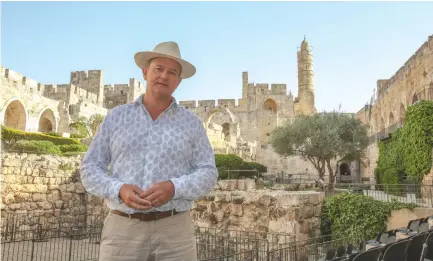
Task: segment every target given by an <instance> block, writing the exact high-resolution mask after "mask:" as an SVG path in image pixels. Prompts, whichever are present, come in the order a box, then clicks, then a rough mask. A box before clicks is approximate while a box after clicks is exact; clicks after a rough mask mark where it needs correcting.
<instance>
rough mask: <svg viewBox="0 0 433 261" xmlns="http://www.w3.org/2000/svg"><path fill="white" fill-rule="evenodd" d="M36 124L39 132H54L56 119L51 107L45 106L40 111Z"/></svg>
mask: <svg viewBox="0 0 433 261" xmlns="http://www.w3.org/2000/svg"><path fill="white" fill-rule="evenodd" d="M38 126H39V127H38V131H40V132H56V130H57V121H56V117H55V116H54V112H53V111H52V110H51V109H49V108H46V109H43V110H42V111H41V113H40V114H39V124H38Z"/></svg>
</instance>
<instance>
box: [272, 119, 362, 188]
mask: <svg viewBox="0 0 433 261" xmlns="http://www.w3.org/2000/svg"><path fill="white" fill-rule="evenodd" d="M270 144H271V146H272V147H273V149H274V150H275V152H276V153H278V154H279V155H282V156H300V157H302V159H304V160H307V161H309V162H311V163H312V164H313V166H314V168H315V169H316V170H317V172H318V173H319V177H320V179H323V177H324V175H325V172H326V168H327V169H328V173H329V184H333V183H334V182H335V174H336V172H334V171H333V168H332V165H331V162H332V161H336V162H337V166H338V162H339V161H341V160H343V159H345V160H357V159H359V160H361V159H363V158H364V157H365V155H364V151H365V149H366V147H367V145H368V136H367V126H366V125H364V124H363V123H362V122H361V121H360V120H358V119H356V118H354V117H353V116H352V115H349V114H345V113H341V112H336V111H333V112H323V113H317V114H313V115H300V116H298V117H296V118H295V119H294V121H293V123H290V122H287V123H285V125H283V126H279V127H277V128H276V129H274V131H273V132H272V134H271V137H270ZM336 169H338V168H337V167H336Z"/></svg>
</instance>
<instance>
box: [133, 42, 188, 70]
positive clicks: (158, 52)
mask: <svg viewBox="0 0 433 261" xmlns="http://www.w3.org/2000/svg"><path fill="white" fill-rule="evenodd" d="M156 57H165V58H170V59H173V60H175V61H176V62H178V63H179V64H180V66H181V67H182V73H181V77H182V78H183V79H186V78H189V77H191V76H193V75H194V74H195V72H196V69H195V67H194V65H192V64H191V63H189V62H187V61H185V60H183V59H182V57H181V55H180V49H179V46H178V44H177V43H176V42H162V43H159V44H158V45H156V46H155V48H154V49H153V51H144V52H138V53H136V54H135V55H134V60H135V63H136V64H137V66H138V67H139V68H141V69H142V68H143V67H145V66H147V65H148V62H149V60H150V59H152V58H156Z"/></svg>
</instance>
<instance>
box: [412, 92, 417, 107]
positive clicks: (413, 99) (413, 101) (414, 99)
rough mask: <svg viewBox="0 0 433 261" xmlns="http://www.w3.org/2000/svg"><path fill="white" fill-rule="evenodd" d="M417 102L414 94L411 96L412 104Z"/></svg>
mask: <svg viewBox="0 0 433 261" xmlns="http://www.w3.org/2000/svg"><path fill="white" fill-rule="evenodd" d="M417 101H419V99H418V94H417V93H414V94H413V96H412V104H415V103H416V102H417Z"/></svg>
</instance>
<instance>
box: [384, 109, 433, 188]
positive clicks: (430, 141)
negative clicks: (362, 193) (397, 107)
mask: <svg viewBox="0 0 433 261" xmlns="http://www.w3.org/2000/svg"><path fill="white" fill-rule="evenodd" d="M432 147H433V102H432V101H420V102H418V103H417V104H415V105H412V106H409V107H408V109H407V112H406V118H405V123H404V125H403V127H401V128H400V129H399V130H398V131H397V132H395V133H394V134H393V135H392V137H391V139H389V140H387V141H381V142H379V160H378V175H379V177H380V179H381V181H382V184H390V183H385V182H388V181H392V182H394V181H396V180H398V181H399V182H402V179H401V178H400V177H398V178H397V177H396V178H392V179H391V178H390V177H389V176H388V177H387V178H386V179H385V181H384V180H383V177H382V176H383V175H384V174H385V172H386V170H388V169H398V172H397V173H398V174H397V173H396V175H401V173H405V174H406V175H407V179H408V180H409V181H410V182H412V183H420V182H421V181H422V179H423V177H424V175H425V174H427V173H428V172H429V171H430V169H431V167H432ZM387 175H390V174H389V173H388V174H387Z"/></svg>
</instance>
